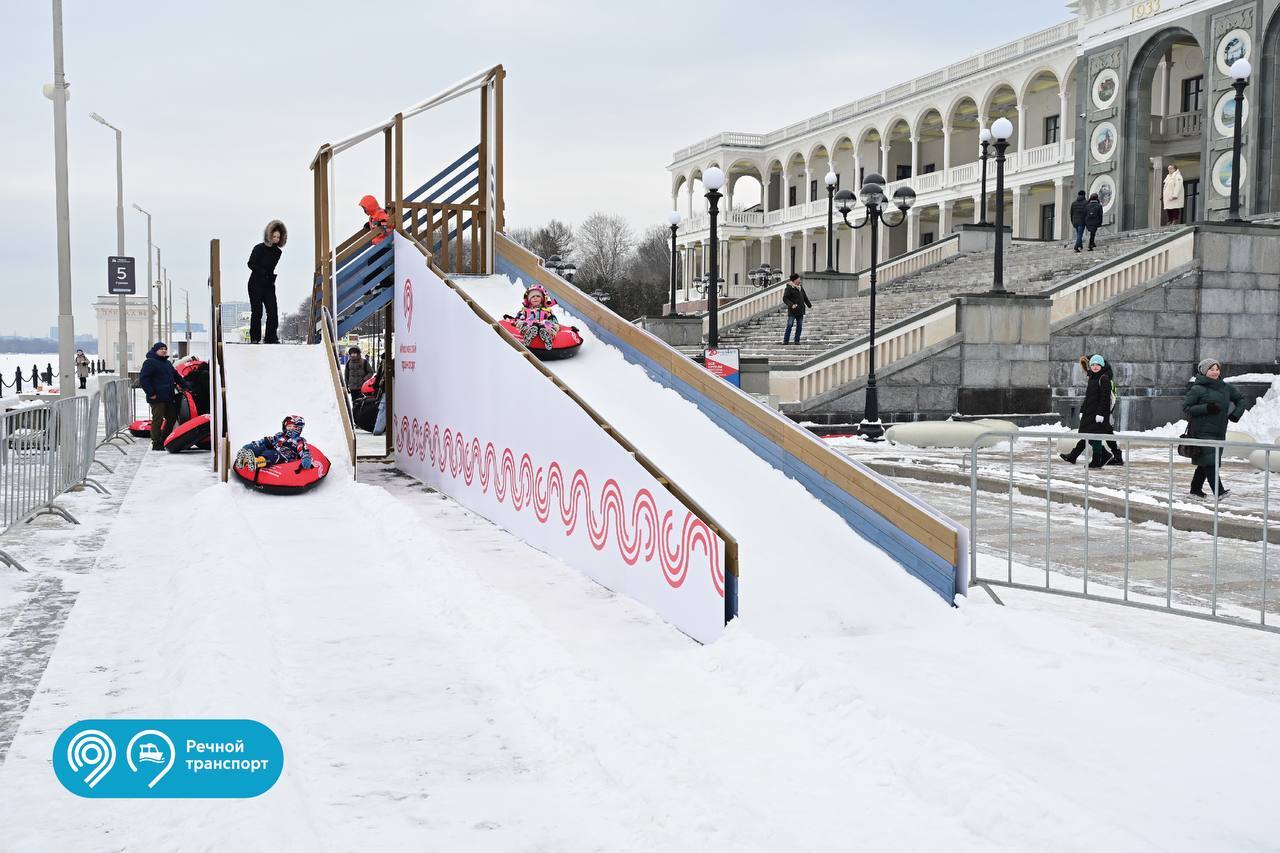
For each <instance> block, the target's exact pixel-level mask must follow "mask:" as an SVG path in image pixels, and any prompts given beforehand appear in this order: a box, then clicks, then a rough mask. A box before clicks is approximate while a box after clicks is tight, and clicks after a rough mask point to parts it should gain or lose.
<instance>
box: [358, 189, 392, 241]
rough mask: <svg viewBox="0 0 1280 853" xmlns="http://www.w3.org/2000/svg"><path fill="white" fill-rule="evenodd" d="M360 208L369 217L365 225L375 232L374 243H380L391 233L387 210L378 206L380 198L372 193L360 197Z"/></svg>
mask: <svg viewBox="0 0 1280 853" xmlns="http://www.w3.org/2000/svg"><path fill="white" fill-rule="evenodd" d="M360 208H361V209H362V210H363V211H364V212H365V215H366V216H368V217H369V221H368V223H366V225H365V227H366V228H368V229H369V230H370V231H372V232H373V245H375V246H376V245H378V244H379V243H381V242H382V241H383V240H385V239H387V237H388V236H389V235H390V234H391V223H390V221H389V220H388V219H387V212H386V211H385V210H383V209H382V208H381V207H379V206H378V200H377V199H376V198H374V197H373V196H371V195H367V196H365V197H364V198H362V199H360Z"/></svg>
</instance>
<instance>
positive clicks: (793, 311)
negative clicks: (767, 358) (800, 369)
mask: <svg viewBox="0 0 1280 853" xmlns="http://www.w3.org/2000/svg"><path fill="white" fill-rule="evenodd" d="M782 304H783V305H786V306H787V332H786V334H785V335H783V336H782V342H783V343H784V344H789V343H791V327H792V326H793V325H794V326H795V327H796V343H800V333H801V332H802V331H804V312H805V309H806V308H812V307H813V303H812V302H810V301H809V294H807V293H805V292H804V282H803V281H801V280H800V274H799V273H794V272H793V273H792V274H791V278H790V279H789V280H788V281H787V286H786V288H785V289H784V290H783V291H782Z"/></svg>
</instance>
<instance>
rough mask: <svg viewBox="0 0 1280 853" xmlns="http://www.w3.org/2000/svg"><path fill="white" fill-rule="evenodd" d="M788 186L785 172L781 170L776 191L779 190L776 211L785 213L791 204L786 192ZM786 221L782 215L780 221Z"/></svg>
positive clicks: (788, 188)
mask: <svg viewBox="0 0 1280 853" xmlns="http://www.w3.org/2000/svg"><path fill="white" fill-rule="evenodd" d="M788 184H789V181H788V180H787V170H786V169H783V170H782V176H781V177H780V179H779V181H778V190H779V192H778V209H779V210H782V211H785V210H786V209H787V207H788V206H789V205H790V204H791V200H790V198H789V196H790V193H789V192H788V190H790V186H788ZM786 220H787V217H786V216H785V215H784V216H783V217H782V221H783V222H786Z"/></svg>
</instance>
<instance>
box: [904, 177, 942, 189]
mask: <svg viewBox="0 0 1280 853" xmlns="http://www.w3.org/2000/svg"><path fill="white" fill-rule="evenodd" d="M941 186H942V172H925V173H924V174H923V175H921V176H920V177H918V178H916V179H915V182H914V183H913V184H912V185H911V188H912V189H914V190H915V191H916V192H917V193H927V192H932V191H933V190H936V189H938V188H939V187H941Z"/></svg>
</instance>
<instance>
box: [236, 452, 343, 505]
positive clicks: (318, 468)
mask: <svg viewBox="0 0 1280 853" xmlns="http://www.w3.org/2000/svg"><path fill="white" fill-rule="evenodd" d="M311 461H312V463H314V466H313V467H311V468H303V467H302V466H301V464H300V463H298V462H281V463H280V464H278V465H268V466H267V467H266V468H259V469H256V470H255V469H252V468H232V469H231V470H232V471H234V472H235V475H236V476H237V477H239V478H240V482H242V483H244V484H245V485H246V486H247V487H249V488H250V489H257V490H258V491H260V492H266V493H267V494H269V495H296V494H300V493H302V492H305V491H307V490H308V489H311V488H314V487H315V486H316V484H318V483H319V482H320V481H321V480H323V479H324V478H325V477H326V476H328V474H329V458H328V457H327V456H325V455H324V454H323V453H321V452H320V451H319V450H317V449H316V448H315V447H314V446H313V447H312V448H311Z"/></svg>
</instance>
